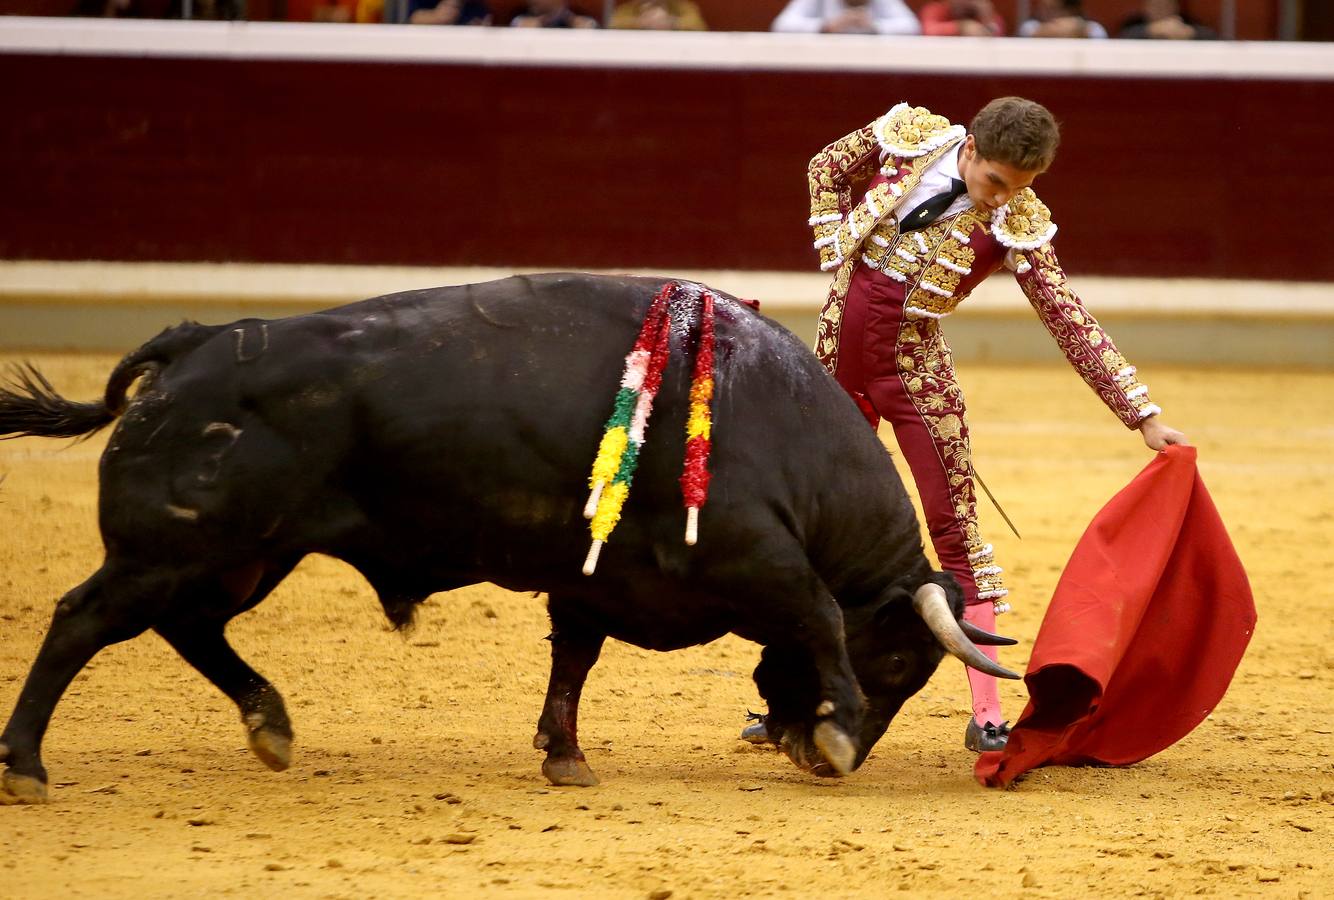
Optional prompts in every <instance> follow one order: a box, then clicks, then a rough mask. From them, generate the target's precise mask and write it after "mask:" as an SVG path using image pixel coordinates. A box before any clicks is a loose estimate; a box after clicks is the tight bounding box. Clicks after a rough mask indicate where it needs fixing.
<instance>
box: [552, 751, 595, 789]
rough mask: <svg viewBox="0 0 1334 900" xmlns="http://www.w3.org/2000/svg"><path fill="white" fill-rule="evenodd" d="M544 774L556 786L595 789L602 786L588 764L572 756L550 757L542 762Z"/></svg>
mask: <svg viewBox="0 0 1334 900" xmlns="http://www.w3.org/2000/svg"><path fill="white" fill-rule="evenodd" d="M542 774H543V775H545V776H547V781H550V782H551V783H552V784H555V785H563V786H564V785H572V786H574V787H594V786H596V785H598V784H601V782H600V781H598V777H597V776H596V775H594V774H593V770H592V769H590V768H589V767H588V763H586V762H584V761H583V760H582V759H575V758H574V757H572V756H559V757H557V756H548V757H547V758H546V759H544V760H542Z"/></svg>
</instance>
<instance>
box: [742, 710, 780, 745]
mask: <svg viewBox="0 0 1334 900" xmlns="http://www.w3.org/2000/svg"><path fill="white" fill-rule="evenodd" d="M746 721H747V722H754V723H755V724H754V725H747V726H746V727H745V728H743V729H741V740H743V741H749V742H750V743H752V744H772V743H774V741H773V739H772V738H770V737H769V730H768V729H767V728H765V727H764V714H763V713H753V712H751V711H750V710H746Z"/></svg>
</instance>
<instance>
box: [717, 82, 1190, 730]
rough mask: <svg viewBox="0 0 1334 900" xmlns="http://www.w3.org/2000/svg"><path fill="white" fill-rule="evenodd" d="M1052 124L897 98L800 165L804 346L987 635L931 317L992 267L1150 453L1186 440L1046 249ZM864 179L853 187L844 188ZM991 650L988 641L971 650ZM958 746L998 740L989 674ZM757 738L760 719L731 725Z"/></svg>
mask: <svg viewBox="0 0 1334 900" xmlns="http://www.w3.org/2000/svg"><path fill="white" fill-rule="evenodd" d="M1058 141H1059V133H1058V129H1057V125H1056V121H1055V119H1054V118H1053V117H1052V115H1051V113H1050V112H1049V111H1048V110H1047V109H1046V108H1045V107H1043V106H1041V105H1040V104H1038V103H1034V102H1033V101H1030V100H1024V99H1022V98H1018V97H1004V98H1001V99H998V100H994V101H992V102H991V103H989V104H987V106H986V107H984V108H983V109H982V110H981V111H980V112H979V113H978V114H977V116H976V117H975V118H974V119H973V122H972V123H971V125H970V127H969V128H968V129H965V128H964V127H963V126H962V125H956V124H953V123H951V122H950V121H949V120H947V119H946V118H945V117H943V116H939V115H935V114H933V113H931V112H930V111H928V110H926V109H923V108H922V107H914V106H910V105H908V104H907V103H900V104H899V105H897V106H895V107H894V108H893V109H891V110H890V111H889V112H887V113H886V114H885V115H883V116H881V117H880V118H878V119H876V120H875V121H874V122H872V123H871V124H869V125H867V126H866V127H864V128H862V129H860V130H858V131H854V132H853V133H852V134H849V135H847V136H846V137H843V138H841V139H839V140H837V141H835V142H834V143H832V144H830V145H829V146H827V147H825V148H824V149H823V150H822V151H820V152H819V153H818V154H816V156H815V158H814V159H812V160H811V163H810V167H809V172H808V174H809V181H810V200H811V213H810V220H809V225H810V226H811V227H812V228H813V229H814V231H815V249H816V250H817V251H818V252H819V255H820V268H821V269H822V270H824V271H828V272H832V273H833V278H834V281H833V285H832V287H831V288H830V290H829V295H828V298H827V299H826V301H825V305H824V309H823V311H822V313H821V316H820V323H819V329H818V332H817V336H816V343H815V352H816V354H817V355H818V356H819V358H820V360H821V361H822V362H823V363H824V365H825V367H826V368H827V369H828V370H829V371H830V373H832V374H833V376H834V377H835V378H836V379H837V380H838V382H839V384H841V385H842V386H843V388H844V389H845V390H846V391H847V392H848V393H849V394H850V395H852V398H853V399H854V400H855V401H856V402H857V405H858V406H859V407H860V408H861V410H862V412H863V413H864V414H865V416H866V420H867V421H868V422H869V423H870V424H871V426H872V427H873V428H874V427H876V426H877V425H878V424H879V422H880V420H881V419H882V418H883V419H884V420H886V421H888V422H889V423H890V424H891V425H892V426H893V429H894V437H895V439H896V441H897V442H898V445H899V449H900V451H901V452H902V454H903V457H904V459H905V461H906V462H907V463H908V466H909V469H910V470H911V472H912V476H913V480H914V482H915V483H916V485H917V489H918V493H919V495H920V497H921V502H922V507H923V510H922V511H923V514H924V517H925V519H926V523H927V529H928V531H929V533H930V537H931V542H932V544H933V546H934V548H935V551H936V555H937V557H938V558H939V560H940V564H941V568H942V569H944V570H945V571H947V572H949V573H950V574H952V575H953V576H954V577H955V578H956V579H958V581H959V584H960V586H961V587H962V588H963V592H964V597H965V608H964V617H965V618H966V619H967V620H968V621H970V622H972V623H973V624H975V625H978V626H979V627H981V628H984V629H986V630H987V631H994V629H995V617H996V614H997V613H1000V612H1004V611H1006V610H1007V609H1008V608H1009V605H1008V603H1007V602H1006V600H1005V597H1006V596H1007V595H1008V593H1009V591H1008V590H1007V588H1006V587H1005V583H1004V580H1003V578H1002V570H1001V568H1000V566H998V565H997V564H996V560H995V554H994V550H993V548H992V545H991V544H989V543H987V542H986V540H985V539H984V538H983V537H982V534H981V532H980V531H979V529H978V524H977V509H976V497H975V495H974V489H973V485H974V473H973V466H972V458H971V451H970V448H969V439H968V421H967V417H966V416H965V413H964V398H963V393H962V391H961V390H960V387H959V383H958V381H957V379H956V378H955V373H954V365H953V361H952V359H951V355H950V349H949V347H948V346H947V345H946V343H945V339H944V336H943V335H942V334H941V328H940V323H941V320H942V319H944V318H945V317H946V316H948V315H950V313H952V312H954V310H955V308H956V307H957V306H958V305H959V304H960V303H961V302H962V301H963V300H964V299H965V298H967V297H968V295H969V294H970V293H971V292H972V291H973V289H974V288H976V287H977V285H978V284H980V283H981V282H982V281H983V280H984V279H986V278H987V277H988V276H990V275H992V274H993V273H995V272H999V271H1000V270H1001V269H1008V270H1009V271H1011V272H1013V273H1014V276H1015V279H1016V280H1017V281H1018V283H1019V287H1020V288H1021V289H1022V290H1023V292H1024V294H1025V296H1026V297H1027V298H1028V300H1029V302H1030V303H1031V304H1032V306H1033V308H1034V309H1035V310H1036V311H1037V314H1038V317H1039V318H1040V319H1041V320H1042V323H1043V324H1044V325H1045V326H1046V327H1047V330H1048V331H1050V332H1051V334H1052V336H1053V337H1054V338H1055V339H1056V342H1057V343H1058V344H1059V345H1060V348H1061V351H1062V352H1063V353H1064V354H1065V356H1066V359H1068V360H1069V361H1070V364H1071V365H1072V366H1074V368H1075V370H1076V371H1077V372H1079V374H1080V375H1081V376H1082V377H1083V379H1084V380H1085V381H1086V382H1087V383H1088V385H1089V386H1090V387H1091V388H1093V390H1094V391H1095V392H1096V393H1097V395H1098V397H1099V398H1101V399H1102V401H1103V402H1104V403H1105V404H1107V406H1108V407H1109V408H1110V409H1111V411H1112V412H1113V413H1114V414H1115V415H1116V416H1117V418H1119V419H1120V420H1121V421H1122V422H1123V423H1124V424H1125V425H1126V426H1127V427H1128V428H1132V429H1138V430H1139V431H1140V432H1141V433H1142V435H1143V438H1144V441H1145V443H1146V444H1147V445H1148V446H1149V447H1150V448H1152V449H1154V450H1161V449H1162V448H1163V447H1164V446H1166V445H1167V444H1173V443H1184V442H1185V436H1184V435H1183V434H1181V433H1180V432H1178V431H1176V430H1174V429H1172V428H1170V427H1168V426H1167V425H1165V424H1163V423H1162V421H1161V419H1160V418H1159V413H1160V412H1161V410H1160V409H1159V407H1158V406H1156V405H1155V404H1154V403H1153V402H1152V401H1151V400H1150V399H1149V391H1148V388H1147V387H1146V386H1145V385H1144V384H1142V383H1141V382H1140V381H1139V379H1138V377H1137V375H1136V370H1135V367H1134V366H1132V365H1130V364H1129V363H1127V362H1126V360H1125V358H1124V357H1123V356H1122V355H1121V353H1120V352H1119V351H1118V350H1117V349H1116V345H1115V344H1113V343H1112V340H1111V338H1110V337H1108V335H1107V333H1106V332H1105V331H1104V330H1103V329H1102V328H1101V327H1100V326H1099V325H1098V322H1097V321H1096V320H1095V319H1094V318H1093V316H1091V315H1090V314H1089V313H1088V311H1087V310H1085V308H1084V306H1083V304H1082V303H1081V302H1080V300H1079V298H1078V297H1077V296H1076V295H1075V294H1074V293H1073V292H1072V291H1071V290H1070V288H1069V286H1068V284H1067V283H1066V276H1065V273H1064V272H1063V271H1062V269H1061V266H1060V263H1059V262H1058V261H1057V259H1056V254H1055V252H1054V251H1053V250H1052V247H1051V240H1052V237H1053V236H1054V235H1055V234H1056V225H1055V224H1054V223H1053V222H1052V218H1051V213H1050V211H1049V210H1048V209H1047V207H1046V206H1045V205H1044V204H1043V203H1042V201H1041V200H1039V199H1038V198H1037V196H1036V195H1035V194H1034V193H1033V190H1032V188H1031V187H1030V185H1031V184H1032V182H1033V180H1034V178H1036V177H1037V176H1038V175H1039V174H1041V173H1042V172H1043V171H1045V170H1046V169H1047V167H1048V166H1049V165H1050V164H1051V162H1052V160H1053V159H1054V157H1055V151H1056V145H1057V143H1058ZM868 179H869V185H868V186H867V187H866V188H865V190H864V192H861V193H859V194H855V193H854V185H857V186H858V187H860V186H861V185H866V184H867V183H868ZM983 649H984V651H985V652H987V653H988V655H990V656H991V657H992V658H993V659H994V658H995V656H996V651H995V648H994V647H986V648H983ZM967 672H968V678H969V686H970V689H971V692H972V699H973V718H972V719H971V720H970V721H969V724H968V728H967V730H966V732H965V737H964V743H965V745H966V746H967V747H969V749H973V750H991V749H1000V748H1001V747H1003V746H1004V745H1005V741H1006V738H1007V737H1008V734H1009V728H1008V725H1007V724H1006V723H1005V722H1004V721H1003V719H1002V716H1001V711H1000V699H999V692H998V690H997V687H996V680H995V678H993V677H992V676H990V675H986V674H984V673H982V672H978V671H976V670H974V669H968V670H967ZM757 732H758V736H759V737H760V738H761V739H763V738H764V736H765V735H764V730H763V723H760V724H759V725H756V726H751V727H750V728H748V729H747V732H745V733H743V736H744V737H747V739H751V740H754V739H755V737H756V736H757V734H756V733H757Z"/></svg>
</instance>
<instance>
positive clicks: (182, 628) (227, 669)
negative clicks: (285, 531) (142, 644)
mask: <svg viewBox="0 0 1334 900" xmlns="http://www.w3.org/2000/svg"><path fill="white" fill-rule="evenodd" d="M295 565H296V563H295V562H294V561H288V562H285V563H283V564H281V565H277V566H273V567H271V568H269V569H267V570H261V569H259V567H258V565H256V566H255V567H254V568H253V569H247V568H241V569H236V570H233V571H232V572H231V573H229V575H228V576H227V577H224V578H220V579H219V580H218V582H217V583H216V584H215V585H213V586H212V587H200V588H197V589H196V590H195V591H193V592H192V597H191V601H192V602H191V604H190V607H191V608H192V609H200V608H203V609H213V610H219V611H221V610H226V611H227V612H226V613H225V614H224V615H223V616H221V617H214V618H203V617H191V618H173V619H170V620H169V621H166V622H159V623H158V624H157V625H156V626H155V628H156V631H157V633H158V634H159V635H161V636H162V638H163V640H165V641H166V642H167V643H168V644H170V645H171V647H172V649H173V650H175V651H176V652H177V653H179V654H180V655H181V658H182V659H184V660H185V661H186V662H188V663H189V664H190V665H192V666H194V667H195V669H196V670H197V671H198V672H199V674H201V675H203V676H204V677H205V678H207V679H208V680H209V681H211V682H213V684H214V685H215V686H216V687H217V688H218V690H220V691H222V692H223V693H224V694H226V695H227V696H228V697H229V698H231V701H232V702H233V703H235V704H236V706H237V708H238V709H239V710H240V711H241V722H242V724H244V725H245V729H246V739H247V741H248V742H249V744H250V750H251V752H253V753H254V754H255V756H257V757H259V760H260V762H262V763H264V765H266V766H268V767H269V768H270V769H272V770H273V771H275V772H281V771H283V770H284V769H286V768H287V767H288V766H289V765H291V762H292V722H291V720H290V719H289V718H288V717H287V708H286V707H285V706H284V705H283V698H282V696H281V695H280V694H279V693H278V691H277V689H276V688H274V686H273V685H272V684H270V683H269V682H268V680H267V679H265V678H264V676H262V675H260V674H259V673H258V672H256V671H255V670H254V669H252V668H250V666H249V665H248V664H247V663H246V661H245V660H243V659H241V657H240V656H238V655H237V653H236V651H235V650H234V649H232V645H231V644H229V643H228V642H227V636H226V634H225V633H224V629H225V628H226V626H227V621H228V620H229V619H230V618H231V615H232V612H231V611H232V610H235V611H236V612H244V611H245V610H247V609H250V608H252V607H254V606H256V605H257V604H258V603H259V602H260V601H262V600H263V599H264V598H265V597H267V596H268V595H269V593H270V592H271V591H272V590H273V589H274V588H275V587H277V586H278V583H279V582H281V581H282V580H283V579H284V578H286V577H287V575H288V573H290V572H291V571H292V569H293V568H294V567H295ZM258 571H263V573H264V574H263V575H262V576H261V577H260V578H259V580H258V582H257V583H256V581H255V573H256V572H258ZM210 593H212V594H214V595H216V596H215V597H208V596H207V595H208V594H210ZM211 600H213V601H216V602H209V601H211Z"/></svg>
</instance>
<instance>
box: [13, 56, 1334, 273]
mask: <svg viewBox="0 0 1334 900" xmlns="http://www.w3.org/2000/svg"><path fill="white" fill-rule="evenodd" d="M0 83H4V84H6V85H9V86H11V90H10V91H9V92H8V94H9V96H8V100H7V103H6V110H5V115H4V116H3V117H0V134H2V135H3V140H2V141H0V154H2V155H3V160H2V162H3V165H2V166H0V196H3V197H4V202H3V204H0V257H4V258H10V259H34V258H45V259H112V260H236V261H266V262H333V263H384V264H424V265H498V266H565V267H589V268H592V267H598V268H618V267H626V268H629V267H645V266H649V267H657V268H659V269H662V270H664V271H666V270H672V269H681V268H715V267H717V268H745V269H811V268H812V267H813V266H814V262H815V257H814V254H813V253H812V251H811V250H810V244H809V234H808V232H807V229H806V227H805V224H804V223H805V219H806V216H807V201H806V184H805V166H806V161H807V160H808V159H809V158H810V156H811V155H812V154H813V153H814V152H815V151H817V150H818V149H819V148H820V147H821V146H822V145H823V144H824V143H825V142H827V141H829V140H832V139H834V138H836V137H838V136H840V135H842V134H844V133H845V132H847V131H849V130H851V129H853V128H856V127H858V126H860V125H861V124H863V123H864V122H866V121H868V120H870V119H871V118H873V117H874V116H875V115H877V114H878V113H880V112H882V111H883V110H884V109H886V108H888V107H889V106H890V105H891V104H893V103H894V102H897V101H898V100H899V99H901V98H905V99H910V100H912V101H913V102H916V103H920V104H923V105H926V106H929V107H931V108H932V109H934V110H937V111H939V112H941V113H944V114H947V115H950V116H954V117H956V118H960V119H965V120H966V119H967V117H968V116H970V115H971V114H972V113H973V112H974V111H975V110H976V108H977V107H979V106H980V105H981V104H982V103H984V102H985V101H986V100H988V99H990V98H991V97H993V96H997V95H1001V94H1009V93H1017V94H1022V95H1026V96H1030V97H1033V98H1035V99H1038V100H1041V101H1042V102H1044V103H1046V104H1048V105H1049V106H1050V107H1051V108H1052V109H1053V111H1055V113H1056V115H1057V117H1058V118H1059V119H1061V120H1062V122H1063V125H1064V143H1063V145H1062V149H1061V154H1060V156H1059V158H1058V159H1057V163H1056V166H1055V167H1054V169H1053V170H1052V171H1051V172H1049V173H1047V174H1046V175H1044V176H1043V177H1042V178H1040V179H1039V181H1038V184H1037V187H1038V189H1039V193H1040V194H1041V195H1042V197H1043V198H1044V199H1045V200H1046V201H1047V203H1048V204H1049V205H1050V206H1051V207H1052V209H1053V210H1054V212H1055V215H1056V219H1057V222H1058V224H1059V225H1060V226H1061V234H1060V235H1059V236H1058V238H1057V244H1056V246H1057V248H1058V250H1059V252H1060V253H1061V256H1062V257H1063V259H1064V260H1065V261H1066V263H1067V265H1068V266H1069V267H1070V268H1071V270H1073V271H1076V272H1083V273H1101V274H1117V275H1147V276H1202V277H1252V278H1297V279H1319V280H1334V255H1330V254H1327V253H1325V252H1324V250H1323V248H1321V247H1319V246H1317V240H1319V237H1320V231H1319V229H1303V228H1301V227H1300V225H1298V224H1297V223H1299V222H1300V221H1301V217H1300V214H1299V211H1300V210H1302V209H1304V208H1309V207H1310V206H1312V205H1313V198H1316V197H1321V196H1329V195H1331V193H1332V189H1334V170H1331V169H1330V168H1329V167H1328V166H1327V165H1325V164H1324V160H1323V158H1322V157H1323V153H1324V148H1325V147H1327V146H1329V144H1330V137H1331V135H1330V131H1331V129H1332V128H1334V125H1331V124H1330V122H1329V121H1327V119H1326V118H1325V117H1319V116H1313V115H1311V111H1312V110H1320V109H1331V108H1334V84H1331V83H1329V82H1313V83H1301V82H1291V81H1240V80H1191V79H1143V80H1137V79H1088V78H1072V77H1068V76H1062V77H1052V78H1042V77H1013V76H1005V77H986V76H949V77H941V76H939V75H902V74H894V75H865V74H861V75H857V74H848V73H830V72H816V73H800V72H756V71H744V72H743V71H701V70H689V69H674V70H611V69H601V68H527V67H507V66H453V65H427V64H420V65H404V64H387V63H348V62H339V63H332V62H331V63H313V62H282V61H273V62H265V61H255V60H209V59H192V60H184V59H135V58H110V57H42V56H6V57H0ZM1279 223H1290V224H1289V227H1287V228H1286V229H1285V231H1284V234H1283V237H1282V239H1273V238H1269V239H1263V240H1260V239H1248V238H1249V236H1250V235H1258V234H1259V233H1261V232H1259V229H1261V228H1265V227H1266V225H1268V227H1269V228H1270V229H1272V228H1274V226H1277V225H1278V224H1279ZM1264 233H1269V234H1272V231H1270V232H1264Z"/></svg>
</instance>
